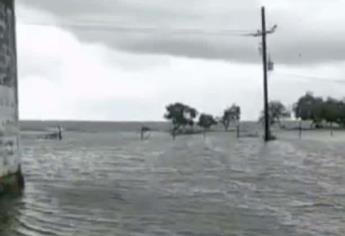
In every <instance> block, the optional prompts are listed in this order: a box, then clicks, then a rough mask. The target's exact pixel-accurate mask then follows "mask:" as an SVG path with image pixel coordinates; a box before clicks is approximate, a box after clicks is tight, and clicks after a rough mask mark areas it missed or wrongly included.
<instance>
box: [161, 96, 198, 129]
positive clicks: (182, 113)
mask: <svg viewBox="0 0 345 236" xmlns="http://www.w3.org/2000/svg"><path fill="white" fill-rule="evenodd" d="M166 110H167V113H166V114H165V115H164V117H165V118H166V119H167V120H170V121H171V122H172V124H173V129H172V135H173V136H175V135H176V133H178V132H180V131H181V129H183V130H185V128H186V127H187V126H189V127H193V126H194V119H195V117H196V116H197V114H198V112H197V110H196V109H195V108H192V107H190V106H187V105H185V104H183V103H179V102H177V103H174V104H170V105H168V106H167V107H166Z"/></svg>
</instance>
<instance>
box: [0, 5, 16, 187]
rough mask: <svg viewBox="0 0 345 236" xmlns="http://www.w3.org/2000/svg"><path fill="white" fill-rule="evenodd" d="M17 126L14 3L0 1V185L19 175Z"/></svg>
mask: <svg viewBox="0 0 345 236" xmlns="http://www.w3.org/2000/svg"><path fill="white" fill-rule="evenodd" d="M18 124H19V123H18V94H17V59H16V38H15V12H14V1H13V0H0V182H1V178H2V177H4V176H7V175H11V174H14V173H16V172H17V171H18V167H19V148H18V146H19V125H18ZM0 184H1V183H0Z"/></svg>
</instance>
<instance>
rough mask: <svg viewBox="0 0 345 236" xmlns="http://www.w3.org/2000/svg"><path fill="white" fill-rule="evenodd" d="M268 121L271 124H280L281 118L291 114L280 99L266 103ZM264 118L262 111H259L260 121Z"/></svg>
mask: <svg viewBox="0 0 345 236" xmlns="http://www.w3.org/2000/svg"><path fill="white" fill-rule="evenodd" d="M268 114H269V122H270V124H271V125H273V124H276V123H278V124H279V125H280V124H281V119H282V118H286V117H290V116H291V114H290V112H289V111H288V109H287V108H286V107H285V106H284V105H283V104H282V103H281V102H280V101H271V102H269V104H268ZM263 120H264V112H263V111H262V112H261V116H260V121H261V122H263Z"/></svg>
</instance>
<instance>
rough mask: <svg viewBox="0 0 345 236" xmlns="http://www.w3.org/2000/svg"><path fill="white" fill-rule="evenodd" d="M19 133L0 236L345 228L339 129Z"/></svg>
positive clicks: (328, 231)
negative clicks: (15, 175) (15, 185)
mask: <svg viewBox="0 0 345 236" xmlns="http://www.w3.org/2000/svg"><path fill="white" fill-rule="evenodd" d="M233 136H234V134H232V133H230V134H229V133H228V134H226V133H210V134H208V135H207V137H206V138H205V139H204V138H203V137H202V136H201V135H195V136H184V137H178V138H177V139H176V140H175V142H174V141H172V139H171V137H169V136H168V135H167V134H165V133H159V132H157V133H152V134H151V138H150V139H149V140H145V141H144V142H141V141H140V140H139V138H138V134H137V133H135V132H116V133H110V132H109V133H106V132H104V133H82V132H67V133H65V139H64V140H63V141H62V142H54V141H42V140H36V139H29V138H24V139H23V140H22V149H23V167H24V172H25V177H26V181H27V187H26V190H25V193H24V196H23V197H21V198H18V199H2V200H1V201H0V235H1V236H12V235H14V236H15V235H24V236H41V235H42V236H43V235H59V236H60V235H61V236H69V235H78V236H79V235H80V236H91V235H94V236H100V235H126V236H127V235H138V236H139V235H150V236H151V235H152V236H155V235H181V236H182V235H186V236H187V235H190V236H194V235H212V236H216V235H265V236H266V235H345V134H342V133H337V134H336V136H335V137H333V138H330V136H329V134H328V133H322V132H319V133H316V132H314V133H310V134H307V135H305V136H304V137H303V139H302V140H298V139H297V135H296V134H294V133H281V134H280V139H279V141H275V142H271V143H269V144H267V145H265V144H264V143H263V142H262V141H261V139H258V138H245V139H240V140H236V139H235V138H234V137H233Z"/></svg>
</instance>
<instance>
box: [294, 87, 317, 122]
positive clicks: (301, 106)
mask: <svg viewBox="0 0 345 236" xmlns="http://www.w3.org/2000/svg"><path fill="white" fill-rule="evenodd" d="M323 109H324V108H323V99H322V98H321V97H314V96H313V94H312V93H311V92H307V93H306V94H305V95H304V96H302V97H301V98H299V100H298V101H297V103H296V104H295V106H294V112H295V116H296V118H301V119H302V120H311V121H312V122H313V124H314V125H315V126H316V127H317V128H320V127H321V122H322V120H323V117H322V115H323V114H322V113H323Z"/></svg>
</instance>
